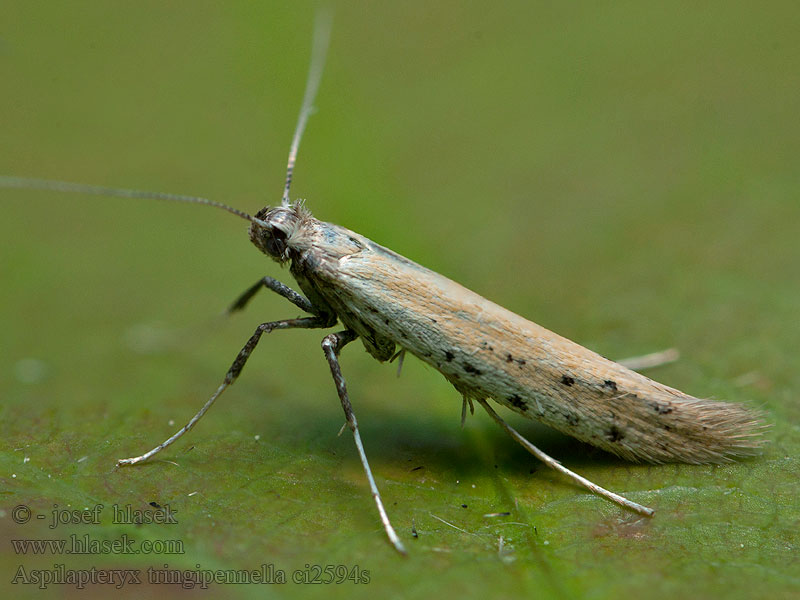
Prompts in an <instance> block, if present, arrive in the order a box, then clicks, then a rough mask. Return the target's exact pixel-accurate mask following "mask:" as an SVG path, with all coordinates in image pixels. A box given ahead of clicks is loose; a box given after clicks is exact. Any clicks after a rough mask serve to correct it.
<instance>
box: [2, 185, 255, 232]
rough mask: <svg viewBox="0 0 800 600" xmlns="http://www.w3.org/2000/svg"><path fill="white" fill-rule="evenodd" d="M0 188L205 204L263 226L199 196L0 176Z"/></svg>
mask: <svg viewBox="0 0 800 600" xmlns="http://www.w3.org/2000/svg"><path fill="white" fill-rule="evenodd" d="M0 187H4V188H20V189H29V190H48V191H51V192H73V193H77V194H93V195H95V196H113V197H116V198H146V199H149V200H170V201H172V202H188V203H191V204H205V205H207V206H215V207H216V208H221V209H222V210H227V211H228V212H229V213H231V214H234V215H236V216H237V217H241V218H242V219H246V220H248V221H250V222H251V223H256V224H259V225H262V226H263V225H264V222H263V221H261V219H256V218H255V217H251V216H250V215H248V214H247V213H246V212H244V211H242V210H239V209H238V208H233V207H232V206H228V205H227V204H223V203H222V202H217V201H215V200H209V199H208V198H200V197H199V196H184V195H183V194H169V193H165V192H147V191H144V190H128V189H125V188H111V187H105V186H102V185H89V184H86V183H71V182H69V181H55V180H52V179H33V178H28V177H13V176H8V175H0Z"/></svg>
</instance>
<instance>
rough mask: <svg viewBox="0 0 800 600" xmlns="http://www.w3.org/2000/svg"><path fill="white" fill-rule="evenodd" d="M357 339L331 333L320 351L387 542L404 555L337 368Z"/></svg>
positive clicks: (354, 335) (339, 369) (344, 334)
mask: <svg viewBox="0 0 800 600" xmlns="http://www.w3.org/2000/svg"><path fill="white" fill-rule="evenodd" d="M357 337H358V336H357V335H356V333H355V332H353V331H350V330H345V331H340V332H339V333H331V334H330V335H326V336H325V338H324V339H323V340H322V351H323V352H324V353H325V358H327V359H328V364H329V365H330V368H331V374H332V375H333V381H334V382H335V383H336V392H337V393H338V394H339V400H340V401H341V403H342V408H343V409H344V416H345V419H347V423H346V424H347V426H348V427H349V428H350V431H352V432H353V437H354V438H355V442H356V448H357V449H358V456H359V458H361V465H362V466H363V467H364V471H365V472H366V474H367V480H368V481H369V487H370V489H371V490H372V497H373V498H374V499H375V504H376V505H377V506H378V513H380V516H381V523H383V528H384V529H385V530H386V535H388V536H389V541H390V542H391V543H392V545H393V546H394V547H395V549H396V550H397V551H398V552H399V553H400V554H405V553H406V549H405V548H404V547H403V543H402V542H401V541H400V538H399V537H397V533H396V532H395V530H394V527H392V524H391V523H390V522H389V516H388V515H387V514H386V509H385V508H384V507H383V501H382V500H381V494H380V492H378V486H377V485H376V483H375V478H374V477H373V476H372V470H371V469H370V468H369V463H368V462H367V454H366V452H364V445H363V444H362V443H361V434H360V433H359V432H358V422H357V421H356V415H355V414H354V413H353V406H352V405H351V404H350V397H349V396H348V394H347V385H346V384H345V381H344V376H343V375H342V369H341V367H340V366H339V351H340V350H341V349H342V348H343V347H344V346H345V345H346V344H349V343H350V342H352V341H353V340H354V339H356V338H357Z"/></svg>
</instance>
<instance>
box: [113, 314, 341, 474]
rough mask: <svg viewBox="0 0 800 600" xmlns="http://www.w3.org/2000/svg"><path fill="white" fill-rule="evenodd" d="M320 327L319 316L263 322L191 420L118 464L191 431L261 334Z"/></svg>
mask: <svg viewBox="0 0 800 600" xmlns="http://www.w3.org/2000/svg"><path fill="white" fill-rule="evenodd" d="M318 327H328V323H327V322H326V321H325V320H324V319H321V318H319V317H304V318H302V319H285V320H283V321H271V322H269V323H262V324H261V325H259V326H258V327H257V328H256V331H255V333H253V335H251V336H250V339H249V340H247V343H246V344H245V345H244V347H243V348H242V349H241V350H240V351H239V354H238V355H237V356H236V360H234V361H233V364H232V365H231V368H230V369H228V372H227V373H226V374H225V379H224V381H223V382H222V384H221V385H220V386H219V387H218V388H217V391H216V392H214V393H213V394H212V396H211V398H209V399H208V401H207V402H206V403H205V404H204V405H203V408H201V409H200V410H199V411H198V413H197V414H196V415H195V416H193V417H192V418H191V420H190V421H189V422H188V423H187V424H186V425H184V426H183V427H182V428H181V429H180V430H179V431H178V432H177V433H176V434H175V435H173V436H172V437H171V438H169V439H167V440H165V441H163V442H161V443H160V444H159V445H158V446H156V447H155V448H153V449H152V450H150V451H149V452H145V453H144V454H142V455H141V456H134V457H132V458H121V459H119V460H118V461H117V466H118V467H122V466H125V465H135V464H136V463H139V462H142V461H145V460H147V459H148V458H150V457H152V456H153V455H155V454H158V453H159V452H161V451H162V450H163V449H164V448H166V447H167V446H169V445H170V444H171V443H172V442H174V441H175V440H177V439H178V438H179V437H181V436H182V435H183V434H184V433H186V432H187V431H189V430H190V429H191V428H192V427H194V426H195V424H197V422H198V421H199V420H200V419H201V418H202V417H203V415H204V414H206V411H208V409H209V408H211V405H212V404H214V401H215V400H216V399H217V398H219V396H220V394H222V392H224V391H225V388H227V387H228V386H229V385H231V384H232V383H233V382H234V381H236V378H237V377H239V373H241V372H242V369H243V368H244V365H245V363H246V362H247V359H248V358H250V354H251V353H252V352H253V349H254V348H255V347H256V345H257V344H258V341H259V340H260V339H261V336H262V335H263V334H265V333H269V332H270V331H273V330H274V329H298V328H302V329H313V328H318Z"/></svg>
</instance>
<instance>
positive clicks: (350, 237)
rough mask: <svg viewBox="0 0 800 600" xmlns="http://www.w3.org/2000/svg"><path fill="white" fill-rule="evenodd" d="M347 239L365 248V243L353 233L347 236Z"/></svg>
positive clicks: (358, 246) (357, 246)
mask: <svg viewBox="0 0 800 600" xmlns="http://www.w3.org/2000/svg"><path fill="white" fill-rule="evenodd" d="M347 239H348V240H350V241H351V242H352V243H353V244H355V246H356V248H363V247H364V244H362V243H361V242H360V241H359V240H357V239H356V238H354V237H353V236H352V235H350V236H347Z"/></svg>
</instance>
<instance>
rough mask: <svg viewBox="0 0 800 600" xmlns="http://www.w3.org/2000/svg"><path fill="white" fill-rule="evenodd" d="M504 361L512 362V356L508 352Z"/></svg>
mask: <svg viewBox="0 0 800 600" xmlns="http://www.w3.org/2000/svg"><path fill="white" fill-rule="evenodd" d="M506 362H514V357H513V356H511V355H510V354H506Z"/></svg>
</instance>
